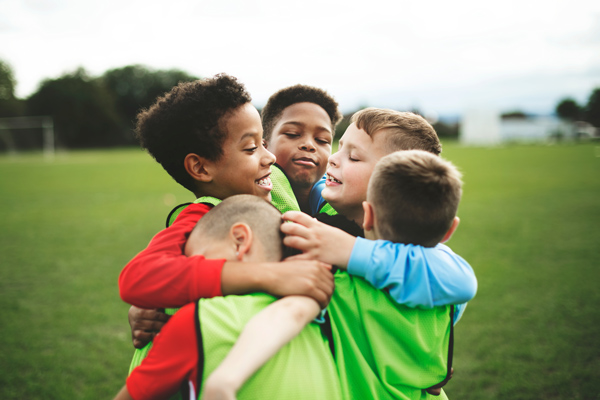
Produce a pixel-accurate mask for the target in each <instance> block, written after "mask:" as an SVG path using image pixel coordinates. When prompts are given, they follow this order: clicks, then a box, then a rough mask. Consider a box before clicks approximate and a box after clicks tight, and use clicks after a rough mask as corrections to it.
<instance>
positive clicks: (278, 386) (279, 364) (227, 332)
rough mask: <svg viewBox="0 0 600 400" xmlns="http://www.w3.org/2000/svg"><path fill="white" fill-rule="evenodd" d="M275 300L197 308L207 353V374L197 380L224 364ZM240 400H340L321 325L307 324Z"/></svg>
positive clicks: (216, 302)
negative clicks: (256, 317)
mask: <svg viewBox="0 0 600 400" xmlns="http://www.w3.org/2000/svg"><path fill="white" fill-rule="evenodd" d="M275 300H276V298H275V297H273V296H270V295H266V294H262V293H255V294H250V295H246V296H231V295H230V296H225V297H215V298H211V299H201V300H200V301H199V302H198V319H199V322H200V323H199V327H200V331H201V335H199V343H200V341H201V343H202V347H203V352H201V353H200V357H201V358H200V361H201V362H200V365H199V367H200V366H202V367H203V368H202V372H200V370H199V371H198V375H199V376H200V375H201V376H202V380H203V381H204V380H205V379H206V378H208V376H209V375H210V373H211V372H212V371H214V369H215V368H216V367H217V366H218V365H219V364H220V363H221V361H223V359H224V358H225V356H226V355H227V353H228V352H229V350H230V349H231V347H232V346H233V344H234V343H235V341H236V340H237V338H238V336H239V334H240V333H241V331H242V329H243V328H244V326H245V325H246V323H247V322H248V321H249V320H250V319H251V318H252V317H253V316H254V315H256V314H257V313H258V312H259V311H261V310H262V309H264V308H265V307H266V306H268V305H269V304H271V303H272V302H273V301H275ZM202 353H203V356H202ZM199 386H200V387H201V385H199ZM200 391H201V390H200ZM237 398H238V399H239V400H245V399H257V400H258V399H260V400H269V399H277V400H280V399H285V400H294V399H298V400H308V399H327V400H329V399H331V400H336V399H341V392H340V387H339V380H338V377H337V372H336V368H335V364H334V361H333V357H332V356H331V352H330V351H329V347H328V342H327V339H326V338H325V336H323V335H322V334H321V330H320V327H319V325H317V324H308V325H307V326H306V327H305V328H304V329H303V330H302V331H301V332H300V334H299V335H298V336H296V337H295V338H294V339H292V341H291V342H290V343H288V344H287V345H285V346H284V347H283V348H282V349H281V350H280V351H279V352H278V353H277V354H276V355H275V356H273V357H272V358H271V359H270V360H269V361H268V362H267V363H266V364H265V365H264V366H263V367H262V368H261V369H260V370H258V371H257V372H256V373H255V374H254V375H253V376H252V377H251V378H250V379H249V380H248V381H247V382H246V383H245V384H244V386H242V388H241V389H240V391H239V392H238V394H237Z"/></svg>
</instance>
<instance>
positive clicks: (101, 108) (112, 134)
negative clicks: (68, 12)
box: [0, 60, 600, 151]
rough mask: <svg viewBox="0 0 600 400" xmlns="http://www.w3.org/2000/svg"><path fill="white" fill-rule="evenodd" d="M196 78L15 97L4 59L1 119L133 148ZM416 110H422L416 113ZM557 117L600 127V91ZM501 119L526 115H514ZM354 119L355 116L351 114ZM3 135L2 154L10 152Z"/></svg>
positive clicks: (65, 80)
mask: <svg viewBox="0 0 600 400" xmlns="http://www.w3.org/2000/svg"><path fill="white" fill-rule="evenodd" d="M197 79H199V78H198V77H196V76H193V75H189V74H188V73H186V72H184V71H181V70H178V69H169V70H155V69H151V68H148V67H146V66H143V65H129V66H126V67H122V68H115V69H110V70H108V71H106V72H104V73H103V74H102V75H101V76H98V77H93V76H90V75H89V74H88V73H87V72H86V71H85V69H83V68H79V69H77V70H75V71H73V72H70V73H66V74H63V75H62V76H60V77H58V78H56V79H45V80H44V81H42V82H41V84H40V85H39V87H38V89H37V91H36V92H35V93H33V94H32V95H30V96H29V97H27V98H26V99H18V98H17V97H16V96H15V86H16V81H15V78H14V74H13V71H12V69H11V68H10V66H9V65H8V64H7V63H6V62H4V61H2V60H0V118H2V117H23V116H51V117H52V118H53V122H54V131H55V141H56V146H57V147H60V148H89V147H111V146H128V145H135V144H136V140H135V138H134V135H133V128H134V126H135V117H136V115H137V113H138V112H139V111H140V110H141V109H143V108H146V107H149V106H150V105H152V104H153V103H154V101H155V100H156V98H157V97H158V96H160V95H162V94H164V93H165V92H167V91H169V90H170V89H171V88H172V87H173V86H175V85H177V84H178V83H179V82H187V81H194V80H197ZM416 112H418V111H416ZM555 113H556V115H557V116H558V117H560V118H562V119H566V120H570V121H586V122H588V123H589V124H591V125H592V126H595V127H600V88H596V89H594V90H593V91H592V93H591V95H590V97H589V99H588V102H587V103H586V104H578V103H577V102H576V101H575V100H574V99H572V98H564V99H562V100H561V101H560V102H559V103H558V104H557V106H556V108H555ZM509 114H510V115H508V114H507V115H503V117H509V116H510V117H516V116H517V114H518V116H520V117H523V118H524V117H526V114H525V113H523V112H520V111H519V112H512V113H509ZM350 115H351V114H350ZM348 124H349V115H347V116H345V118H344V119H343V120H342V122H341V123H340V126H338V129H337V135H336V136H337V137H339V136H341V133H342V132H343V131H344V130H345V128H346V127H347V125H348ZM434 128H435V129H436V131H437V132H438V135H439V136H440V137H457V136H458V131H459V126H458V123H453V124H444V123H443V122H437V123H435V124H434ZM2 135H6V132H4V133H2V132H0V151H2V150H6V149H7V147H8V143H6V141H3V140H2V139H3V136H2ZM36 140H37V141H39V142H41V136H40V135H33V136H32V135H13V136H12V137H11V141H12V142H14V143H16V145H17V146H18V147H20V148H27V147H38V148H39V147H40V143H33V142H35V141H36Z"/></svg>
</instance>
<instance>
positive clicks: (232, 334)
mask: <svg viewBox="0 0 600 400" xmlns="http://www.w3.org/2000/svg"><path fill="white" fill-rule="evenodd" d="M281 223H282V220H281V213H280V212H279V211H277V209H276V208H275V207H273V206H272V205H270V204H269V203H267V202H266V201H264V200H262V199H260V198H258V197H256V196H249V195H239V196H232V197H228V198H227V199H226V200H224V201H223V202H221V203H220V204H219V205H217V206H216V207H214V208H213V209H212V210H211V211H210V212H209V213H207V214H206V216H204V217H203V218H202V219H201V220H200V221H199V222H198V224H197V226H196V228H194V230H193V231H192V233H191V234H190V237H189V239H188V241H187V244H186V246H185V254H186V255H188V256H193V255H197V254H202V255H204V256H206V257H211V258H224V259H226V260H231V261H236V262H242V263H244V262H257V263H260V262H277V261H279V260H281V258H282V252H283V246H282V241H281V234H280V230H279V228H280V225H281ZM275 300H276V298H275V297H273V296H271V295H267V294H262V293H256V294H249V295H245V296H235V295H232V296H225V297H216V298H212V299H202V300H200V301H198V302H196V303H194V304H190V305H187V306H185V307H183V308H182V309H181V310H180V311H178V312H177V313H176V314H175V315H174V316H173V317H172V318H171V320H170V321H169V322H168V323H167V324H166V325H165V327H164V329H163V330H162V331H161V333H160V334H159V335H158V336H157V337H156V339H155V341H154V346H153V348H152V350H151V351H150V353H149V355H148V357H146V358H145V359H144V361H143V362H142V364H141V365H140V366H139V367H137V368H136V369H135V370H134V371H133V372H132V373H131V375H130V376H129V378H128V379H127V384H126V385H125V386H124V387H123V389H122V390H121V392H120V393H119V395H118V396H117V399H119V400H123V399H136V400H137V399H150V398H151V399H161V398H168V397H169V396H171V395H173V394H174V393H176V392H178V391H180V390H181V391H182V392H183V393H182V398H186V399H196V398H198V399H199V398H200V396H202V392H203V391H204V390H205V388H204V381H205V380H206V377H207V376H208V375H209V374H210V373H211V372H212V371H213V370H214V369H215V368H216V366H217V365H219V363H220V362H221V361H222V359H223V358H224V357H225V355H226V354H227V353H228V352H229V350H230V349H231V347H232V346H233V345H234V343H235V341H236V339H237V337H238V335H239V333H240V331H241V330H242V329H243V328H244V326H245V325H246V323H247V322H248V321H249V320H250V319H251V318H252V317H253V316H254V315H256V314H257V313H259V312H260V311H261V310H262V309H264V308H265V307H266V306H268V305H269V304H270V303H272V302H273V301H275ZM282 318H283V321H280V322H281V323H282V324H284V325H286V324H287V322H286V321H285V320H286V319H289V318H291V316H289V315H282ZM259 322H260V320H259ZM269 339H270V338H269V335H268V331H267V334H266V335H265V336H263V340H269ZM250 357H251V358H252V359H254V358H255V357H260V354H258V355H257V354H250ZM239 362H240V363H243V362H244V360H243V359H242V360H239ZM206 396H210V394H206V395H205V396H204V397H206ZM340 396H341V392H340V387H339V380H338V379H337V372H336V369H335V364H334V362H333V358H332V356H331V353H330V352H329V347H328V345H327V342H326V341H325V340H323V336H322V334H321V330H320V329H319V326H318V325H317V324H309V325H308V326H307V327H306V328H305V329H303V330H302V331H301V332H300V334H299V335H298V336H297V337H295V338H294V339H293V340H292V341H291V342H290V343H289V344H288V346H286V347H285V348H284V349H282V350H281V351H280V352H279V353H278V354H277V355H276V356H275V357H273V358H272V359H271V360H269V362H268V363H266V364H265V365H264V366H263V368H262V369H261V370H260V371H259V372H258V373H256V374H255V375H254V376H252V378H251V379H250V380H249V381H248V382H247V383H246V385H244V387H243V388H242V390H240V391H239V393H238V398H239V399H265V400H266V399H289V400H294V399H298V400H304V399H331V400H336V399H341V397H340Z"/></svg>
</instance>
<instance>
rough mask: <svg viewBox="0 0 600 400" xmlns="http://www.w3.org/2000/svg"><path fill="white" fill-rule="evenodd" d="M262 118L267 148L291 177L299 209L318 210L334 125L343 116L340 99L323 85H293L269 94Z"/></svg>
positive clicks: (275, 193)
mask: <svg viewBox="0 0 600 400" xmlns="http://www.w3.org/2000/svg"><path fill="white" fill-rule="evenodd" d="M261 118H262V124H263V130H264V138H265V141H266V143H267V148H268V149H269V151H271V152H272V153H273V154H275V157H276V158H277V164H276V166H278V167H280V168H281V169H282V170H283V172H284V173H285V175H286V177H287V178H288V180H289V183H290V185H291V189H292V191H293V195H294V197H295V198H296V200H297V202H298V205H299V209H300V210H301V211H304V212H306V213H309V214H314V213H316V212H317V211H318V209H319V206H320V202H322V201H323V200H322V198H321V190H322V189H323V187H324V184H325V181H324V179H322V178H323V177H324V174H325V169H326V168H327V159H328V158H329V156H330V155H331V144H332V142H333V137H334V136H335V127H336V125H337V124H338V123H339V121H340V119H341V118H342V115H341V113H340V111H339V109H338V103H337V102H336V101H335V100H334V99H333V97H331V96H330V95H329V94H328V93H327V92H326V91H324V90H322V89H319V88H315V87H311V86H306V85H294V86H290V87H287V88H284V89H281V90H279V91H278V92H276V93H274V94H273V95H272V96H271V97H269V100H268V101H267V104H265V106H264V107H263V109H262V111H261ZM275 173H276V172H274V174H275ZM280 190H283V188H280V187H277V185H276V186H275V187H274V189H273V200H274V201H278V197H277V196H278V195H279V193H280ZM282 195H283V194H282ZM280 210H281V208H280Z"/></svg>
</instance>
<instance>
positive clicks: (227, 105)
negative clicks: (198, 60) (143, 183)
mask: <svg viewBox="0 0 600 400" xmlns="http://www.w3.org/2000/svg"><path fill="white" fill-rule="evenodd" d="M251 101H252V98H251V97H250V94H249V93H248V92H247V91H246V88H245V87H244V85H243V84H242V83H240V82H238V80H237V79H236V78H234V77H233V76H230V75H227V74H218V75H215V76H214V77H212V78H207V79H201V80H197V81H193V82H182V83H179V84H178V85H177V86H175V87H173V88H172V89H171V90H170V91H169V92H167V93H166V94H164V95H163V96H161V97H159V98H158V99H157V100H156V102H155V103H154V104H153V105H152V106H150V107H149V108H148V109H144V110H142V111H141V112H140V113H139V114H138V115H137V124H136V128H135V134H136V137H137V139H138V140H139V142H140V145H141V146H142V148H145V149H146V150H147V151H148V153H150V155H151V156H152V157H153V158H154V159H155V160H156V161H157V162H158V163H160V165H162V167H163V168H164V169H165V171H167V172H168V173H169V175H171V177H173V179H175V181H176V182H177V183H179V184H180V185H182V186H183V187H185V188H186V189H188V190H190V191H191V192H195V190H196V182H195V180H194V179H193V178H192V177H191V176H190V175H189V174H188V172H187V171H186V169H185V166H184V160H185V157H186V156H187V155H188V154H190V153H193V154H197V155H199V156H200V157H204V158H206V159H208V160H211V161H218V160H219V159H220V158H221V157H222V155H223V148H222V147H223V143H224V141H225V139H226V138H227V132H226V129H225V124H226V121H225V118H226V117H227V116H228V115H230V114H231V113H232V112H233V111H234V110H236V109H237V108H239V107H240V106H242V105H244V104H246V103H249V102H251Z"/></svg>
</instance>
